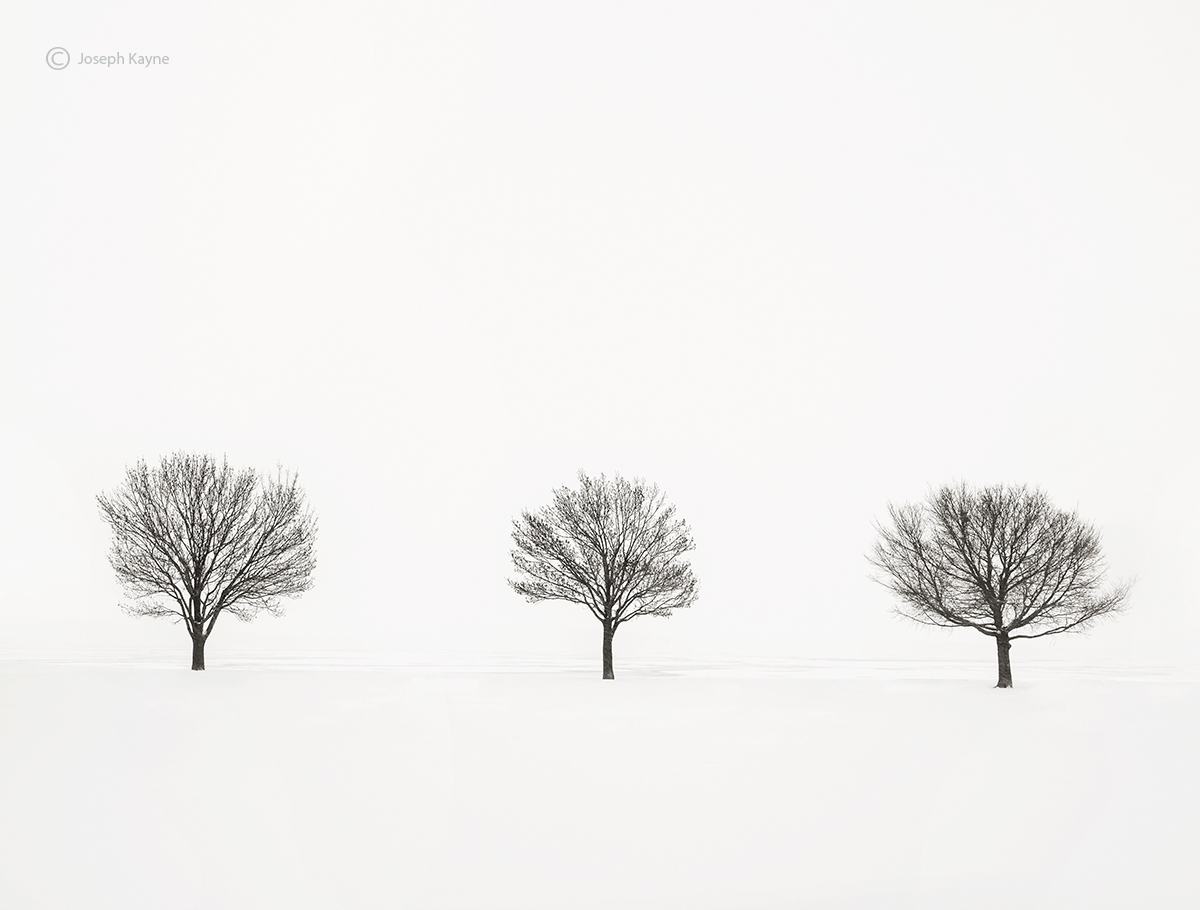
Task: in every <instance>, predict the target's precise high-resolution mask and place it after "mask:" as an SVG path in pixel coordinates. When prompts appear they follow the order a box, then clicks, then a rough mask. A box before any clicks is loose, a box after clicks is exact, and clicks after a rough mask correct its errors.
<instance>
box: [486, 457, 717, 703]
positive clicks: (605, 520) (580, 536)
mask: <svg viewBox="0 0 1200 910" xmlns="http://www.w3.org/2000/svg"><path fill="white" fill-rule="evenodd" d="M512 537H513V543H514V545H515V548H514V549H513V551H512V560H513V565H514V566H515V568H516V570H517V574H518V578H517V579H516V580H511V581H509V585H510V586H511V587H512V589H513V590H514V591H516V592H517V593H518V594H520V595H522V596H523V597H524V598H525V599H526V600H528V601H529V602H530V603H537V602H539V601H543V600H565V601H569V602H570V603H576V604H581V605H582V606H585V607H587V608H588V609H589V610H590V611H591V612H592V615H593V616H595V617H596V619H598V620H600V623H601V625H603V627H604V644H603V650H602V652H601V653H602V657H603V666H604V679H613V678H614V676H613V659H612V640H613V636H614V635H615V634H616V632H617V629H618V628H620V627H621V626H622V625H623V624H624V623H626V622H628V621H629V620H631V619H634V618H636V617H638V616H670V615H671V611H672V610H677V609H681V608H683V607H690V606H691V605H692V604H693V603H694V602H695V600H696V597H697V596H698V593H699V591H698V585H697V582H696V578H695V576H694V575H693V574H692V569H691V566H690V565H689V564H688V563H687V562H685V561H684V559H683V556H684V554H685V553H687V552H688V551H689V550H692V549H694V548H695V544H694V543H693V542H692V536H691V531H690V530H689V528H688V526H687V522H685V521H683V520H682V519H677V518H675V507H674V506H670V505H667V502H666V498H665V497H664V495H663V494H662V493H661V492H660V491H659V489H658V487H656V486H652V485H651V486H648V485H646V484H645V483H644V482H642V481H640V480H632V481H630V480H626V479H625V478H623V477H621V476H620V475H617V476H615V477H614V478H613V479H612V480H611V481H610V480H608V479H606V478H605V476H604V475H603V474H601V475H600V476H599V477H598V478H592V477H588V476H587V475H586V474H584V473H583V472H582V471H580V472H579V489H578V490H572V489H570V488H568V487H560V488H559V489H557V490H555V491H554V500H553V502H551V504H550V505H549V506H546V507H545V508H543V509H542V510H541V511H540V512H536V513H534V512H528V511H526V512H522V513H521V518H520V519H518V520H515V521H513V530H512Z"/></svg>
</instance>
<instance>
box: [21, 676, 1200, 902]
mask: <svg viewBox="0 0 1200 910" xmlns="http://www.w3.org/2000/svg"><path fill="white" fill-rule="evenodd" d="M620 672H621V668H620V667H618V673H620ZM1017 672H1018V679H1017V686H1018V688H1016V689H1014V690H1011V691H997V690H994V689H992V688H990V687H989V683H988V681H987V680H986V679H980V680H973V681H963V680H944V679H938V680H916V679H912V680H895V679H890V680H888V679H780V678H774V679H765V678H711V677H710V678H704V677H689V676H673V677H672V676H660V677H645V676H643V677H640V678H638V677H632V676H627V677H622V678H619V679H617V680H616V681H614V682H608V683H605V682H602V681H601V680H599V679H597V678H592V677H591V676H586V677H585V676H582V675H579V674H569V673H564V674H562V675H553V674H545V673H542V674H519V673H504V674H500V673H484V672H463V671H460V672H445V673H423V674H415V673H410V672H405V671H403V670H375V671H365V670H354V669H345V668H342V669H330V670H314V669H306V670H301V669H297V670H276V671H264V670H254V669H228V668H220V667H217V668H215V669H212V670H209V671H208V672H205V673H191V672H190V671H187V670H183V669H180V670H166V669H147V668H136V667H121V668H103V667H77V666H76V667H72V666H62V665H58V666H55V665H40V664H36V663H31V662H26V663H16V662H10V663H8V664H0V730H2V731H3V732H2V734H0V807H2V810H0V811H2V819H3V820H2V822H0V905H2V906H4V907H6V908H12V910H18V908H42V907H46V908H65V907H71V908H110V907H111V908H122V910H135V908H147V910H149V908H155V910H158V908H213V907H222V908H271V907H289V908H296V907H299V908H309V907H311V908H317V907H321V908H327V907H354V908H375V907H379V908H383V907H389V908H392V907H413V908H430V910H437V908H464V910H465V908H513V910H516V908H522V910H525V908H529V910H533V908H592V907H596V908H599V907H605V908H612V907H622V908H672V907H680V908H688V910H697V908H714V910H717V908H775V907H779V908H783V907H788V908H795V907H804V908H809V907H811V908H829V910H835V908H836V910H848V908H883V907H886V908H908V907H911V908H918V907H919V908H947V910H950V908H991V907H996V908H999V907H1005V908H1006V910H1008V908H1012V907H1021V908H1040V907H1044V908H1063V907H1072V906H1087V907H1089V908H1107V907H1112V908H1118V907H1120V908H1125V907H1131V906H1146V907H1155V908H1159V910H1165V908H1175V907H1178V908H1184V907H1188V908H1191V907H1195V906H1200V884H1197V882H1196V880H1195V878H1194V876H1192V875H1191V874H1190V873H1189V871H1188V870H1189V868H1190V866H1191V861H1192V859H1193V858H1194V856H1195V855H1197V852H1198V850H1200V823H1198V822H1197V818H1198V817H1200V813H1198V810H1200V787H1198V786H1197V784H1196V771H1197V768H1200V762H1198V759H1200V736H1197V733H1196V718H1197V717H1198V716H1200V714H1198V709H1200V684H1198V683H1194V682H1181V681H1169V680H1163V681H1143V682H1137V681H1106V680H1093V679H1083V680H1054V681H1033V682H1024V681H1023V680H1022V679H1021V678H1020V667H1019V666H1018V667H1017Z"/></svg>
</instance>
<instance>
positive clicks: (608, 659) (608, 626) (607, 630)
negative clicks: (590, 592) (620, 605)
mask: <svg viewBox="0 0 1200 910" xmlns="http://www.w3.org/2000/svg"><path fill="white" fill-rule="evenodd" d="M615 631H616V629H615V628H613V624H612V620H609V619H606V620H605V621H604V652H603V654H604V678H605V679H616V676H614V675H613V666H612V640H613V633H614V632H615Z"/></svg>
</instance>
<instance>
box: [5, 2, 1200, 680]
mask: <svg viewBox="0 0 1200 910" xmlns="http://www.w3.org/2000/svg"><path fill="white" fill-rule="evenodd" d="M395 6H396V5H395V4H392V3H390V2H378V3H355V2H338V3H325V4H312V3H307V4H306V3H288V4H282V3H279V4H274V5H267V4H263V3H255V4H245V3H241V2H238V3H233V2H228V3H205V4H190V5H187V6H185V5H183V4H159V3H149V2H144V3H134V2H129V3H120V2H109V3H104V4H85V3H79V2H76V3H53V4H49V3H33V2H12V0H10V2H8V3H6V4H5V6H4V10H3V13H2V14H0V169H2V173H3V178H2V179H0V308H2V309H0V421H2V423H0V433H2V435H0V649H10V648H15V649H20V648H37V649H47V648H64V649H68V648H72V649H73V648H81V647H89V646H104V647H124V646H128V647H131V648H132V647H151V646H154V647H158V646H160V645H161V646H165V647H177V648H178V649H179V651H180V660H181V661H184V660H186V657H187V655H186V653H185V652H186V650H187V642H186V640H185V637H184V633H183V632H182V630H180V629H178V628H174V627H171V626H170V625H169V624H168V623H165V622H163V621H161V620H157V621H156V620H149V619H132V618H129V617H126V616H124V615H123V614H121V613H120V612H119V611H118V609H117V607H116V604H117V602H118V599H119V593H118V590H117V588H116V585H115V582H114V580H113V578H112V573H111V571H110V570H109V568H108V565H107V562H106V558H105V552H106V548H107V536H106V529H105V528H104V526H103V525H102V524H101V522H100V519H99V518H98V515H97V511H96V508H95V502H94V496H95V494H96V493H98V492H101V491H104V490H109V489H111V488H113V487H114V486H115V485H116V484H117V483H118V482H119V481H120V480H121V477H122V474H123V471H124V468H125V466H126V465H127V464H131V463H132V462H134V461H136V460H137V459H139V458H148V459H156V458H158V457H159V456H161V455H163V454H165V453H168V452H170V451H172V450H175V449H188V450H195V451H208V452H212V453H215V454H218V455H219V454H222V453H226V454H227V455H228V457H229V458H230V460H231V461H232V462H233V463H235V464H236V465H239V466H240V465H255V466H259V467H264V468H270V467H272V466H273V465H275V464H276V463H281V464H283V465H284V466H285V467H288V468H292V469H295V470H297V471H299V472H300V475H301V479H302V481H303V483H304V485H305V487H306V489H307V491H308V494H309V498H310V500H311V502H312V504H313V506H314V509H315V510H316V512H317V513H318V515H319V517H320V521H321V530H320V537H319V541H318V545H319V550H318V558H319V569H318V575H317V579H316V587H315V588H314V590H313V591H312V592H310V593H309V594H308V595H305V596H304V597H303V598H301V599H300V600H298V601H296V602H294V603H293V604H292V606H291V607H290V610H289V614H288V616H287V617H285V618H284V619H278V620H277V619H272V618H270V617H263V618H260V619H259V620H257V621H256V622H255V623H254V624H253V625H251V626H244V625H241V624H239V623H237V622H236V621H234V620H233V619H232V618H227V619H225V620H222V623H221V624H219V625H218V627H217V632H216V634H215V635H214V637H213V639H212V641H211V643H210V655H216V654H218V653H219V652H220V651H221V650H223V649H229V650H232V649H238V650H247V649H253V648H272V649H278V648H295V649H302V650H305V651H317V650H321V649H326V648H331V649H357V650H381V651H401V650H464V651H479V652H488V651H496V652H511V651H529V652H536V653H545V654H559V653H562V654H577V653H584V654H590V653H592V652H596V654H597V658H598V652H599V647H600V632H599V628H598V626H597V624H596V623H595V621H594V620H592V619H591V618H590V617H589V616H587V615H586V613H584V611H582V610H581V609H579V608H573V607H570V606H567V605H539V606H530V605H526V604H524V603H523V602H522V601H521V600H520V599H519V598H517V597H516V595H514V594H512V593H510V592H509V591H508V590H507V589H506V587H505V584H504V579H505V577H506V575H507V573H508V550H509V540H508V527H509V521H510V519H511V518H512V517H513V516H515V515H516V514H517V513H518V512H519V511H520V510H521V509H522V508H523V507H536V506H539V505H541V504H543V503H544V502H546V501H547V500H548V498H549V494H550V491H551V489H552V488H553V487H555V486H557V485H559V484H561V483H564V482H570V481H571V480H572V478H573V476H574V474H575V472H576V471H577V470H578V469H579V468H584V469H586V470H588V471H592V472H598V471H609V472H612V471H620V472H622V473H625V474H627V475H640V476H644V477H646V478H648V479H650V480H652V481H655V482H657V483H658V484H659V485H660V486H662V487H663V488H664V489H665V491H666V492H667V494H668V496H669V497H670V498H671V500H672V501H673V502H674V503H675V504H676V505H677V506H678V508H679V510H680V513H681V515H682V516H683V517H685V518H687V519H688V520H689V521H690V523H691V524H692V526H693V528H694V531H695V536H696V538H697V541H698V543H699V549H698V551H697V553H696V555H695V565H696V569H697V573H698V575H699V577H700V580H701V599H700V601H699V603H698V604H697V605H696V606H695V607H694V608H693V609H692V610H691V611H690V613H688V614H687V615H679V616H677V617H675V618H673V619H671V620H669V621H664V620H655V619H646V620H640V621H639V623H637V624H631V625H629V626H628V627H626V628H625V629H624V630H622V632H621V634H620V635H619V636H618V639H617V645H616V651H617V669H618V673H620V662H621V656H622V654H623V653H624V654H632V653H638V654H658V655H668V656H669V655H680V656H689V655H713V656H719V655H722V654H731V655H732V654H745V655H755V654H761V655H780V656H787V655H795V656H813V657H822V656H828V657H903V656H913V657H937V656H944V657H947V658H958V657H962V656H964V655H978V656H979V658H980V659H981V660H983V661H988V660H992V659H993V656H992V653H991V651H990V648H991V643H990V641H988V640H986V639H984V638H982V637H981V636H978V635H975V634H973V633H970V632H968V631H959V632H955V633H943V632H939V631H936V630H927V629H922V628H919V627H910V626H907V625H905V624H903V623H902V622H901V621H899V620H897V619H894V618H893V617H892V616H891V615H890V611H889V602H888V598H887V595H886V593H885V592H884V591H883V590H882V589H881V588H879V587H878V586H876V585H874V584H873V583H872V582H870V581H869V579H868V566H867V564H866V561H865V558H864V554H865V553H866V552H867V550H868V549H869V548H870V545H871V542H872V537H873V533H872V521H873V520H874V519H876V518H878V517H881V516H882V515H883V514H884V512H885V509H886V504H887V502H888V501H889V500H908V499H914V498H918V497H920V496H922V495H923V494H924V493H925V491H926V490H927V489H928V487H929V485H931V484H939V483H942V482H945V481H948V480H952V479H956V478H964V479H967V480H969V481H973V482H978V483H985V482H997V481H1005V482H1027V483H1031V484H1038V485H1041V486H1042V487H1044V488H1045V489H1046V490H1047V491H1048V492H1049V493H1050V495H1051V496H1052V497H1053V498H1054V499H1055V501H1056V502H1058V503H1059V504H1061V505H1063V506H1067V507H1075V506H1077V507H1078V508H1079V510H1080V512H1081V514H1082V515H1083V516H1084V517H1085V518H1087V519H1090V520H1092V521H1094V522H1095V523H1096V524H1097V525H1098V526H1099V527H1100V529H1101V530H1102V532H1103V534H1104V537H1105V541H1106V551H1107V553H1108V555H1109V559H1110V563H1111V565H1112V567H1113V570H1114V573H1115V575H1116V576H1118V577H1136V586H1135V589H1134V599H1133V605H1132V608H1131V610H1130V612H1129V614H1128V615H1127V616H1125V617H1123V618H1120V619H1119V620H1117V621H1115V622H1112V623H1109V624H1108V625H1106V626H1105V627H1102V628H1101V629H1100V630H1098V631H1097V632H1095V633H1093V634H1092V635H1091V636H1090V637H1088V638H1075V639H1071V640H1069V641H1068V640H1064V639H1051V640H1049V641H1047V642H1044V643H1036V644H1027V645H1025V644H1023V645H1022V646H1021V648H1020V649H1019V650H1018V653H1016V654H1015V655H1014V665H1015V672H1016V674H1017V677H1018V682H1019V680H1020V673H1021V670H1020V661H1021V658H1022V655H1023V654H1030V655H1033V654H1035V653H1036V654H1037V655H1038V656H1040V657H1046V658H1054V657H1063V658H1071V659H1079V660H1096V661H1099V660H1113V661H1124V662H1170V663H1180V662H1194V661H1195V660H1197V658H1195V657H1194V656H1193V655H1194V653H1197V652H1198V651H1200V649H1198V648H1197V645H1198V644H1200V641H1198V638H1200V616H1198V610H1197V607H1198V603H1197V595H1196V592H1195V586H1194V584H1193V577H1194V576H1193V575H1192V567H1193V564H1194V561H1195V559H1196V556H1197V554H1198V553H1200V532H1198V530H1197V529H1198V527H1200V480H1197V469H1198V462H1197V444H1198V442H1200V423H1198V420H1200V419H1198V416H1197V409H1196V406H1195V402H1196V390H1197V388H1200V382H1198V379H1200V377H1198V375H1197V374H1198V373H1200V367H1198V366H1197V362H1196V359H1195V357H1194V355H1193V349H1194V347H1195V344H1196V340H1197V328H1198V324H1200V317H1198V316H1197V315H1196V306H1195V305H1196V301H1197V298H1198V294H1197V292H1198V291H1200V273H1198V271H1197V268H1196V250H1197V242H1198V241H1200V237H1198V236H1197V235H1198V233H1200V231H1198V221H1197V213H1198V212H1200V168H1198V167H1197V162H1198V161H1200V147H1198V146H1200V129H1198V125H1200V124H1198V118H1200V97H1198V95H1200V55H1197V53H1196V50H1195V48H1196V41H1197V35H1198V32H1200V8H1197V7H1196V6H1194V5H1193V4H1185V3H1179V4H1165V3H1157V4H1153V3H1145V2H1138V3H1128V4H1104V5H1103V6H1101V5H1097V4H1078V5H1053V4H1047V3H1041V2H1039V3H1028V4H1015V3H1010V2H1005V3H994V4H982V3H972V4H956V3H946V4H940V5H939V4H917V3H903V4H900V3H896V4H854V5H847V4H840V3H825V4H808V5H802V4H792V3H780V4H775V5H768V4H750V3H736V4H733V3H730V4H725V5H716V4H679V5H667V4H653V3H646V2H637V3H627V4H621V3H613V2H605V3H595V4H588V5H586V6H585V5H583V4H577V3H570V4H563V3H558V4H552V3H546V4H516V3H504V4H492V5H487V4H480V5H453V4H445V3H438V4H433V3H430V4H425V5H423V6H421V7H412V6H403V7H401V8H399V9H397V8H395ZM56 45H59V46H62V47H65V48H67V49H68V50H69V51H70V52H71V54H72V63H71V65H70V66H68V67H67V69H65V70H62V71H57V72H56V71H54V70H51V69H50V68H49V67H48V66H47V65H46V63H45V54H46V52H47V50H48V49H49V48H51V47H53V46H56ZM131 51H134V52H137V53H142V54H165V55H168V56H169V58H170V63H169V65H167V66H159V67H150V68H137V67H134V66H131V65H128V64H126V65H118V66H113V67H111V68H104V67H96V66H87V65H80V64H79V62H78V60H79V55H80V54H81V53H87V54H108V53H122V54H126V55H127V54H128V53H129V52H131Z"/></svg>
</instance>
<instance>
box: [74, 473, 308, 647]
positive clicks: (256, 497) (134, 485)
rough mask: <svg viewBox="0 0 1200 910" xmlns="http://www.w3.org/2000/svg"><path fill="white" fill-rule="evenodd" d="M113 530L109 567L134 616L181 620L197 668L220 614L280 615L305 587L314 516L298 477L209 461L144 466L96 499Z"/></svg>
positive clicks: (247, 618)
mask: <svg viewBox="0 0 1200 910" xmlns="http://www.w3.org/2000/svg"><path fill="white" fill-rule="evenodd" d="M96 499H97V501H98V502H99V504H100V514H101V516H102V517H103V518H104V520H105V521H106V522H108V524H109V526H110V527H111V528H112V535H113V537H112V550H111V551H110V553H109V562H110V563H111V564H112V567H113V569H114V570H115V571H116V573H117V579H118V580H119V581H120V583H121V585H122V587H123V588H124V589H125V592H126V593H127V594H128V595H129V597H130V598H131V602H130V603H127V604H125V605H124V609H125V611H126V612H128V613H130V614H132V615H134V616H167V617H171V618H173V619H175V621H176V622H178V621H180V620H182V621H183V624H184V627H185V628H186V629H187V632H188V635H189V636H190V637H191V639H192V669H193V670H203V669H204V643H205V642H206V641H208V637H209V636H210V635H211V634H212V630H213V626H214V625H215V624H216V622H217V619H218V617H220V616H221V614H222V613H231V614H233V615H234V616H236V617H237V618H238V619H242V620H250V619H253V618H254V617H255V615H257V614H258V613H259V612H260V611H263V610H265V611H266V612H268V613H271V614H274V615H279V614H280V613H281V612H282V608H281V606H280V600H281V599H282V598H284V597H288V596H291V595H295V594H300V593H302V592H303V591H307V590H308V589H309V588H310V587H311V585H312V572H313V569H314V568H315V565H316V562H315V559H314V556H313V543H314V540H315V537H316V520H315V519H314V518H313V516H312V514H311V513H310V512H309V510H308V508H307V506H306V505H305V502H304V494H303V493H302V492H301V490H300V487H299V485H298V483H297V480H296V477H295V475H286V474H284V473H283V472H282V471H281V472H280V473H279V474H278V475H277V476H276V477H274V478H260V477H259V475H258V474H257V473H256V472H255V471H254V470H253V469H247V470H245V471H234V470H233V469H232V468H230V467H229V464H228V463H227V462H225V461H222V463H221V464H217V462H216V461H215V460H214V459H213V458H211V457H210V456H208V455H188V454H183V453H177V454H175V455H171V456H170V457H168V458H164V459H163V460H162V462H161V464H159V465H157V466H156V467H153V468H151V467H148V466H147V464H146V462H144V461H141V462H138V464H137V465H136V466H135V467H132V468H129V469H128V470H127V471H126V475H125V482H124V483H123V484H122V485H121V486H120V487H119V488H118V489H117V490H116V492H114V493H113V494H112V495H111V496H98V497H96Z"/></svg>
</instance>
